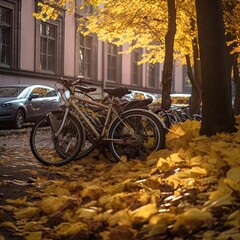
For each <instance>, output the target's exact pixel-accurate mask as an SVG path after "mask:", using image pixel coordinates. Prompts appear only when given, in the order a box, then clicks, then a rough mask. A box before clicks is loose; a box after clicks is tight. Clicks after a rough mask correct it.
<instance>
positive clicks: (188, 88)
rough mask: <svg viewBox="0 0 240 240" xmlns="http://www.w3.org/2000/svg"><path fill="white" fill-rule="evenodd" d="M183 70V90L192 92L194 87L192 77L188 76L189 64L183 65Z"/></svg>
mask: <svg viewBox="0 0 240 240" xmlns="http://www.w3.org/2000/svg"><path fill="white" fill-rule="evenodd" d="M182 68H183V71H182V74H183V75H182V79H183V92H184V93H191V89H192V84H191V82H190V79H189V77H188V73H187V66H186V65H183V67H182Z"/></svg>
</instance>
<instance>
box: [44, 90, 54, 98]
mask: <svg viewBox="0 0 240 240" xmlns="http://www.w3.org/2000/svg"><path fill="white" fill-rule="evenodd" d="M46 96H47V97H55V96H57V93H56V91H55V90H50V91H49V92H48V93H47V94H46Z"/></svg>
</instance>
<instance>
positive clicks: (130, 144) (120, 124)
mask: <svg viewBox="0 0 240 240" xmlns="http://www.w3.org/2000/svg"><path fill="white" fill-rule="evenodd" d="M108 137H109V138H110V139H112V141H111V142H110V143H109V149H110V151H111V153H112V155H113V156H114V158H115V160H116V161H119V160H120V159H121V157H122V156H125V157H126V158H127V159H128V160H130V159H134V158H139V159H144V160H145V159H146V157H147V156H148V155H149V154H150V153H151V152H153V151H157V150H159V149H162V148H164V146H165V130H164V127H163V125H162V123H161V121H160V120H159V118H158V117H157V116H155V115H153V114H152V113H150V112H148V111H145V110H141V109H138V110H130V111H127V112H125V113H123V115H122V116H121V119H118V118H117V119H116V120H114V122H113V123H112V125H111V127H110V130H109V136H108Z"/></svg>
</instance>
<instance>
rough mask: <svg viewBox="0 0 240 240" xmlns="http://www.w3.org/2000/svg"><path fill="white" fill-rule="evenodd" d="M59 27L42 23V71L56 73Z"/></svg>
mask: <svg viewBox="0 0 240 240" xmlns="http://www.w3.org/2000/svg"><path fill="white" fill-rule="evenodd" d="M56 37H57V27H56V26H54V25H51V24H49V23H45V22H41V23H40V69H41V70H45V71H50V72H55V71H56V45H57V44H56V42H57V40H56Z"/></svg>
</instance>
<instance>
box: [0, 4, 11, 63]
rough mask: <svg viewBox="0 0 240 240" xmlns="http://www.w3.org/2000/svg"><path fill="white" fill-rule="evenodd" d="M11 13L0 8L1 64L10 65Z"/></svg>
mask: <svg viewBox="0 0 240 240" xmlns="http://www.w3.org/2000/svg"><path fill="white" fill-rule="evenodd" d="M10 19H11V12H10V11H9V10H8V9H4V8H0V41H1V42H0V44H1V45H0V52H1V63H3V64H7V65H10V46H11V28H12V26H11V21H10Z"/></svg>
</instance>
